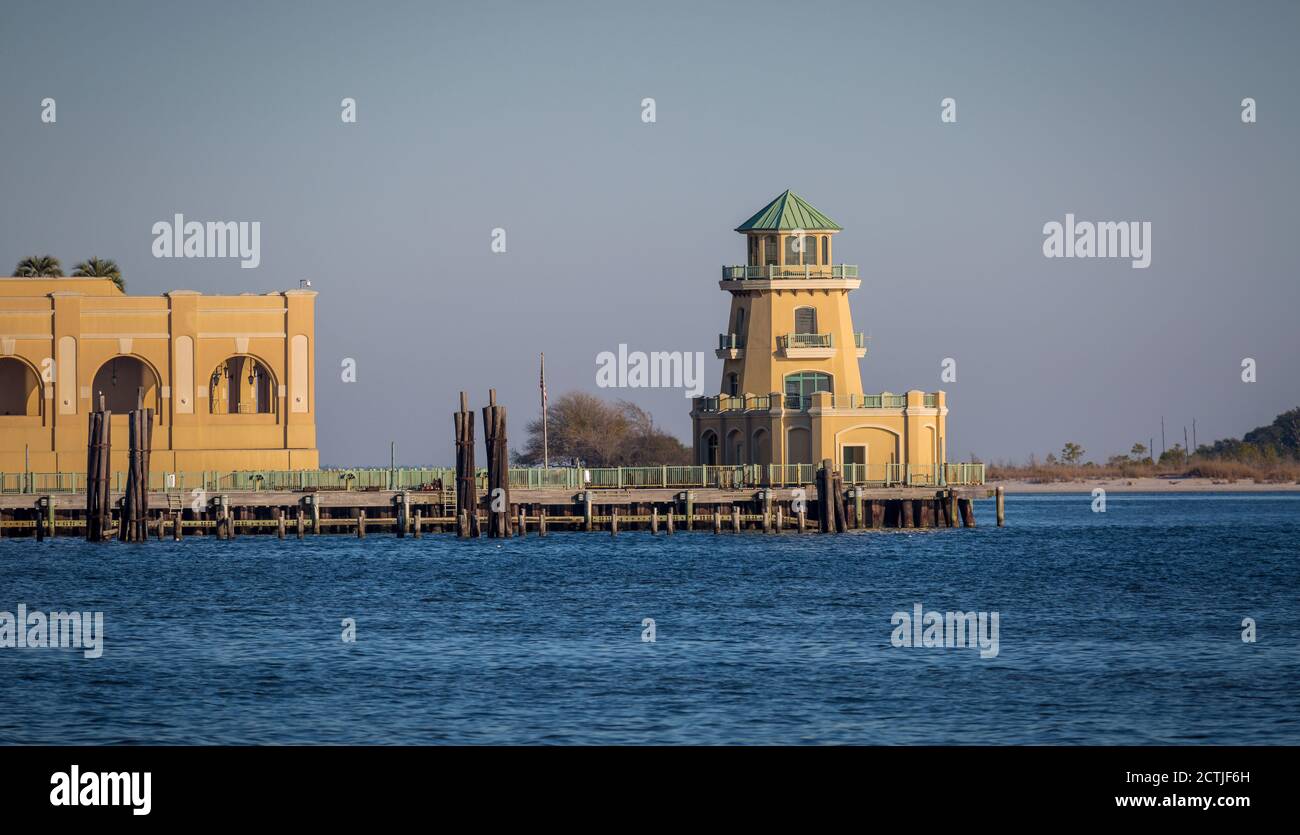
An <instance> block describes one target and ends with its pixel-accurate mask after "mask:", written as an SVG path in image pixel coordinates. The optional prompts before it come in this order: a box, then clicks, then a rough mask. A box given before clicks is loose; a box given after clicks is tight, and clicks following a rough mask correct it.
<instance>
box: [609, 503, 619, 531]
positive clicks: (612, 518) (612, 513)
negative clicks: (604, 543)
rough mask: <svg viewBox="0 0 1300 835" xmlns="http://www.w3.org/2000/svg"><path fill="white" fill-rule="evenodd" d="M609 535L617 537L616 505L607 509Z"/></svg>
mask: <svg viewBox="0 0 1300 835" xmlns="http://www.w3.org/2000/svg"><path fill="white" fill-rule="evenodd" d="M609 535H610V536H618V505H610V508H609Z"/></svg>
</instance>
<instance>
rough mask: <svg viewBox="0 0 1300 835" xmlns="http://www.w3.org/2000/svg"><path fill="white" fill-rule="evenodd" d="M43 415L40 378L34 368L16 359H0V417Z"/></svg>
mask: <svg viewBox="0 0 1300 835" xmlns="http://www.w3.org/2000/svg"><path fill="white" fill-rule="evenodd" d="M40 413H41V386H40V378H39V377H37V376H36V372H35V371H34V370H32V367H31V366H30V365H28V364H27V363H25V362H23V361H22V360H20V359H15V358H14V357H0V415H27V416H29V417H31V416H36V415H39V414H40Z"/></svg>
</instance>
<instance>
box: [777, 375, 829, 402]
mask: <svg viewBox="0 0 1300 835" xmlns="http://www.w3.org/2000/svg"><path fill="white" fill-rule="evenodd" d="M834 390H835V388H834V386H833V385H832V383H831V375H829V374H823V373H822V372H820V371H800V372H798V373H796V374H787V375H786V378H785V407H786V408H787V409H807V408H808V406H809V405H811V403H812V395H813V392H817V391H834Z"/></svg>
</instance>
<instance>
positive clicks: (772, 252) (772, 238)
mask: <svg viewBox="0 0 1300 835" xmlns="http://www.w3.org/2000/svg"><path fill="white" fill-rule="evenodd" d="M763 250H764V252H763V255H764V258H765V260H766V262H767V265H768V266H775V265H776V235H768V236H767V242H766V244H765V245H764V247H763Z"/></svg>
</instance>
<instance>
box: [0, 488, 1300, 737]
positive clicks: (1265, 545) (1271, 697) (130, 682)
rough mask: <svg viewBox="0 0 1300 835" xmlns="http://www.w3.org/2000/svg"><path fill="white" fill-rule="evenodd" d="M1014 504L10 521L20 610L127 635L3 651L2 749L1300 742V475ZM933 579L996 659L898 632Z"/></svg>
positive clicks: (8, 598)
mask: <svg viewBox="0 0 1300 835" xmlns="http://www.w3.org/2000/svg"><path fill="white" fill-rule="evenodd" d="M1007 504H1008V508H1007V512H1008V517H1009V527H1007V528H1004V529H1002V530H998V529H997V528H995V527H993V526H992V525H991V524H989V523H990V522H991V518H992V505H991V503H990V502H981V503H979V505H978V512H979V516H980V522H981V527H980V528H978V529H976V530H974V531H967V530H955V531H947V530H945V531H937V532H925V533H895V532H885V533H866V534H851V535H845V536H839V537H820V536H816V535H805V536H803V537H799V536H796V535H793V534H791V535H785V536H782V537H772V536H767V537H765V536H763V535H761V534H748V535H742V536H735V535H730V534H728V535H723V536H714V535H712V534H711V533H704V534H700V533H696V534H689V535H688V534H684V533H679V534H678V535H676V536H674V537H672V538H668V537H665V536H660V537H657V538H652V537H650V535H649V534H640V533H622V534H620V535H619V536H618V538H617V539H611V538H610V537H609V536H608V535H596V534H552V535H551V536H549V537H548V538H546V539H545V540H538V539H537V538H535V537H529V538H528V539H526V540H523V541H520V540H512V541H508V542H504V543H497V542H493V541H490V540H486V539H484V540H481V541H477V542H458V541H456V540H455V539H453V538H448V537H444V536H431V537H426V538H424V539H423V540H420V541H418V542H417V541H415V540H411V539H406V540H398V539H394V538H390V537H386V536H376V535H372V536H371V537H369V538H368V539H366V540H365V541H364V542H358V541H357V540H355V539H348V538H342V537H339V538H332V537H326V538H321V539H318V540H308V541H307V542H305V543H299V542H297V541H295V540H292V539H290V540H286V541H285V542H283V543H281V542H278V541H276V540H274V539H257V540H252V539H248V538H244V539H240V540H237V541H235V542H233V543H219V542H216V541H214V540H212V539H190V540H187V541H186V542H184V543H182V544H180V545H177V544H175V543H171V542H167V543H148V544H143V545H121V544H116V543H114V544H111V545H107V546H100V547H88V546H87V545H86V544H85V543H84V542H77V541H74V540H63V541H56V542H54V543H47V544H44V545H41V546H39V547H38V546H37V545H36V544H35V543H34V542H31V541H26V542H13V541H5V542H0V610H6V611H10V612H13V611H14V610H15V609H16V607H17V604H18V603H20V602H22V603H26V604H27V606H28V608H29V609H31V610H41V611H51V610H64V609H74V608H75V609H81V610H92V611H93V610H102V611H103V612H104V617H105V632H106V638H105V643H104V654H103V657H101V658H99V659H86V658H84V657H83V656H82V653H81V652H80V651H73V650H32V649H23V650H20V649H0V681H2V682H3V686H0V742H9V743H13V742H18V743H290V742H322V743H325V742H329V743H362V742H380V743H438V742H456V743H646V742H653V743H983V742H989V743H998V742H1020V743H1120V744H1124V743H1291V744H1295V743H1300V559H1298V558H1297V544H1298V543H1300V495H1295V494H1292V495H1276V494H1273V495H1245V496H1241V495H1205V496H1190V497H1187V496H1180V497H1165V496H1147V495H1140V496H1125V495H1112V496H1110V498H1109V502H1108V506H1107V512H1106V513H1104V514H1094V513H1092V512H1091V511H1090V498H1089V497H1087V496H1012V497H1010V498H1009V499H1008V503H1007ZM916 602H921V603H923V604H924V605H925V607H926V609H931V608H933V609H938V610H941V611H948V610H982V611H996V612H999V613H1000V636H999V654H998V655H997V657H996V658H992V659H987V660H985V659H981V658H980V657H979V654H978V651H977V650H973V649H926V648H895V647H893V646H891V644H890V635H891V632H892V627H891V624H890V618H891V616H892V615H893V613H894V612H896V611H908V612H910V611H911V609H912V605H913V604H914V603H916ZM347 617H351V618H355V619H356V622H357V640H356V642H355V643H352V644H348V643H344V642H343V641H342V640H341V638H340V634H341V632H342V628H341V626H340V621H341V620H342V619H343V618H347ZM1243 617H1253V618H1255V619H1256V621H1257V623H1258V642H1257V643H1254V644H1247V643H1243V641H1242V640H1241V634H1240V633H1241V625H1240V624H1241V620H1242V618H1243ZM643 618H654V620H655V621H656V633H657V635H656V637H657V640H656V642H654V643H647V642H643V641H642V640H641V635H642V625H641V621H642V619H643Z"/></svg>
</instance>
